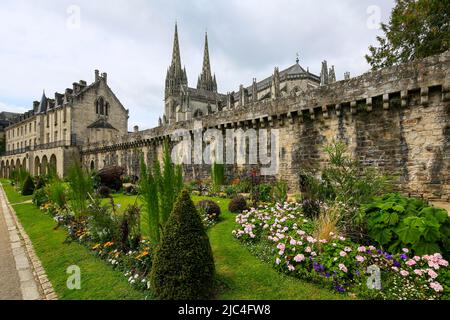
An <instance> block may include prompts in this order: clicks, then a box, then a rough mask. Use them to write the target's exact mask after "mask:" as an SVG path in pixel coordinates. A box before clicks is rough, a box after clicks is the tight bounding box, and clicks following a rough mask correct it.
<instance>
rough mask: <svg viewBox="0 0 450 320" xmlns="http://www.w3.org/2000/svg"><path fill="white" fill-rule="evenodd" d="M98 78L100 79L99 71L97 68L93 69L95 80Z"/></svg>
mask: <svg viewBox="0 0 450 320" xmlns="http://www.w3.org/2000/svg"><path fill="white" fill-rule="evenodd" d="M98 80H100V71H98V70H97V69H96V70H95V82H97V81H98Z"/></svg>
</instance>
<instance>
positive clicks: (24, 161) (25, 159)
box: [22, 158, 28, 171]
mask: <svg viewBox="0 0 450 320" xmlns="http://www.w3.org/2000/svg"><path fill="white" fill-rule="evenodd" d="M22 169H23V170H27V158H23V160H22ZM27 171H28V170H27Z"/></svg>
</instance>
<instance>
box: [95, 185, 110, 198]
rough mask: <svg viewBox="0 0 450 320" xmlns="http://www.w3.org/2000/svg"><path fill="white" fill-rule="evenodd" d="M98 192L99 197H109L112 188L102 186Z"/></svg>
mask: <svg viewBox="0 0 450 320" xmlns="http://www.w3.org/2000/svg"><path fill="white" fill-rule="evenodd" d="M97 194H98V195H99V197H101V198H103V199H104V198H109V196H110V195H111V189H110V188H108V187H107V186H100V187H99V188H98V189H97Z"/></svg>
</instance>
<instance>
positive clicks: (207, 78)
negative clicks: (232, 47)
mask: <svg viewBox="0 0 450 320" xmlns="http://www.w3.org/2000/svg"><path fill="white" fill-rule="evenodd" d="M197 89H203V90H207V91H213V92H217V82H216V75H214V77H212V76H211V65H210V62H209V48H208V33H205V51H204V53H203V68H202V73H201V74H200V76H199V77H198V82H197Z"/></svg>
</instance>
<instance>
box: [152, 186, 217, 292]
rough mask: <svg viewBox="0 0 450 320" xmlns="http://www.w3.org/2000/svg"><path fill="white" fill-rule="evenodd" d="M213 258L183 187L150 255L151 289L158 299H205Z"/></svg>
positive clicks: (202, 228)
mask: <svg viewBox="0 0 450 320" xmlns="http://www.w3.org/2000/svg"><path fill="white" fill-rule="evenodd" d="M214 274H215V266H214V259H213V254H212V250H211V245H210V243H209V238H208V235H207V234H206V231H205V228H204V226H203V224H202V221H201V219H200V216H199V214H198V212H197V209H196V208H195V205H194V203H193V202H192V200H191V198H190V196H189V193H188V191H187V190H184V191H183V192H182V193H181V195H180V196H179V197H178V199H177V202H176V203H175V205H174V208H173V211H172V213H171V215H170V217H169V220H168V221H167V224H166V225H165V228H164V235H163V236H162V239H161V245H160V247H159V249H158V250H157V252H156V255H155V257H154V259H153V265H152V271H151V274H150V281H151V289H152V291H153V292H154V293H155V294H156V295H157V297H158V298H159V299H162V300H198V299H208V298H210V294H211V291H212V288H213V280H214Z"/></svg>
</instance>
